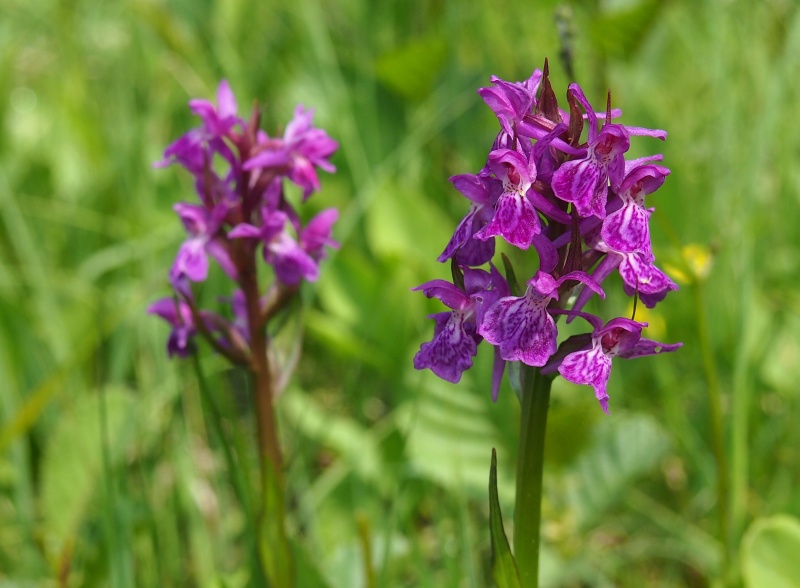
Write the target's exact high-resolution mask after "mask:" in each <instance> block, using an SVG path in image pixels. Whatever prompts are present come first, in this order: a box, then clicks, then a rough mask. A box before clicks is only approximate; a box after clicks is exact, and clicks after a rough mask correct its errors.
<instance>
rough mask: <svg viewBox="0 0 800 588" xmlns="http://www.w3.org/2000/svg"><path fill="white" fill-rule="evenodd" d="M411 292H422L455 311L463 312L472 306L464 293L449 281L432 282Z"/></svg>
mask: <svg viewBox="0 0 800 588" xmlns="http://www.w3.org/2000/svg"><path fill="white" fill-rule="evenodd" d="M411 290H412V291H414V292H418V291H420V290H421V291H422V293H423V294H425V296H427V297H428V298H438V299H439V300H441V301H442V303H443V304H444V305H445V306H449V307H450V308H452V309H454V310H461V309H464V308H467V307H468V306H469V305H470V300H469V298H467V296H466V295H465V294H464V292H462V291H461V290H459V289H458V288H457V287H456V286H454V285H453V284H451V283H450V282H448V281H447V280H431V281H430V282H425V283H424V284H420V285H419V286H417V287H415V288H411Z"/></svg>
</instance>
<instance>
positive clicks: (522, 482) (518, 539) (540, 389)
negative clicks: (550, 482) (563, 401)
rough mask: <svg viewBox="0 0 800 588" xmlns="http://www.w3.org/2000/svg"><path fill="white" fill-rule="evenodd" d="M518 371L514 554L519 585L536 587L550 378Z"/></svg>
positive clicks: (529, 370)
mask: <svg viewBox="0 0 800 588" xmlns="http://www.w3.org/2000/svg"><path fill="white" fill-rule="evenodd" d="M520 371H521V379H522V411H521V416H520V431H519V455H518V458H517V497H516V506H515V509H514V557H515V559H516V562H517V569H518V570H519V576H520V581H521V583H522V586H523V588H536V587H537V586H538V585H539V544H540V527H541V518H542V474H543V471H544V436H545V430H546V428H547V409H548V408H549V405H550V386H551V384H552V383H553V377H552V376H543V375H542V374H541V373H540V372H539V369H538V368H533V367H528V366H522V368H521V370H520Z"/></svg>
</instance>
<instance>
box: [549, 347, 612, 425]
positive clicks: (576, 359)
mask: <svg viewBox="0 0 800 588" xmlns="http://www.w3.org/2000/svg"><path fill="white" fill-rule="evenodd" d="M558 373H560V374H561V375H562V376H564V378H565V379H567V380H569V381H570V382H572V383H573V384H585V385H589V386H592V388H594V395H595V397H596V398H597V400H599V401H600V406H601V407H602V408H603V411H604V412H606V413H607V412H608V393H607V392H606V387H607V385H608V377H609V376H610V375H611V358H610V357H608V356H607V355H606V354H605V353H603V351H602V349H601V348H600V346H599V345H597V344H595V345H593V346H592V348H591V349H587V350H585V351H576V352H575V353H571V354H570V355H568V356H567V357H565V358H564V361H563V362H561V365H560V366H559V368H558Z"/></svg>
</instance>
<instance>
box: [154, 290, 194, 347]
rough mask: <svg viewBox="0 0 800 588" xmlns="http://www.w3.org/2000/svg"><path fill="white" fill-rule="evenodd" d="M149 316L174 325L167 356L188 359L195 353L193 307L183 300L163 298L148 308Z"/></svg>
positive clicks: (168, 343)
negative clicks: (152, 315) (155, 316)
mask: <svg viewBox="0 0 800 588" xmlns="http://www.w3.org/2000/svg"><path fill="white" fill-rule="evenodd" d="M147 313H148V314H155V315H157V316H160V317H161V318H162V319H164V320H165V321H167V322H168V323H169V324H170V325H172V331H170V334H169V338H168V339H167V355H168V356H169V357H173V356H178V357H187V356H189V355H191V354H192V353H194V342H193V339H194V336H195V334H196V331H195V326H194V319H193V318H192V310H191V307H190V306H189V305H188V304H187V303H186V302H184V301H183V300H175V299H174V298H162V299H161V300H156V301H155V302H153V304H151V305H150V306H149V307H148V308H147Z"/></svg>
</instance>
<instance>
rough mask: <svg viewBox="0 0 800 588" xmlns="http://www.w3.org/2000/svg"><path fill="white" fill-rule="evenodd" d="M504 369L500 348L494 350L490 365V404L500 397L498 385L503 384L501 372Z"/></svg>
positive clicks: (504, 361)
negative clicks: (492, 361)
mask: <svg viewBox="0 0 800 588" xmlns="http://www.w3.org/2000/svg"><path fill="white" fill-rule="evenodd" d="M505 369H506V360H504V359H503V356H502V355H501V354H500V348H498V347H495V348H494V363H493V364H492V402H497V397H498V396H499V395H500V384H502V382H503V372H504V371H505Z"/></svg>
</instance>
